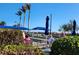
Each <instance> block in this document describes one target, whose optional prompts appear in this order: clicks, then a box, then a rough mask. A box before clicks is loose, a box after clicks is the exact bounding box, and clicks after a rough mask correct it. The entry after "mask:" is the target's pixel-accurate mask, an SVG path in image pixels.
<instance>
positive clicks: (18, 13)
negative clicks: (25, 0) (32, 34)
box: [16, 10, 22, 26]
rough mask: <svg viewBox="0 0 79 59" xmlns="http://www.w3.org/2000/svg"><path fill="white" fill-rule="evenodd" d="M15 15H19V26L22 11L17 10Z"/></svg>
mask: <svg viewBox="0 0 79 59" xmlns="http://www.w3.org/2000/svg"><path fill="white" fill-rule="evenodd" d="M16 15H18V16H20V21H19V26H20V25H21V16H22V11H21V10H19V11H17V13H16Z"/></svg>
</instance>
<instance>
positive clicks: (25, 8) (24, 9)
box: [21, 4, 27, 27]
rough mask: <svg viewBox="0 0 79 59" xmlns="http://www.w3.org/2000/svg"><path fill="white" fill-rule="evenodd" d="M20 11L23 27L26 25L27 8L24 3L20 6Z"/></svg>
mask: <svg viewBox="0 0 79 59" xmlns="http://www.w3.org/2000/svg"><path fill="white" fill-rule="evenodd" d="M21 10H22V12H23V13H24V22H23V26H24V27H25V25H26V10H27V6H26V4H24V5H23V6H22V8H21Z"/></svg>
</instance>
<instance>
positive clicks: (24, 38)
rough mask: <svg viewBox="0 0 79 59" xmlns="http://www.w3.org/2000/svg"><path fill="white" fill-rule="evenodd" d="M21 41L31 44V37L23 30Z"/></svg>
mask: <svg viewBox="0 0 79 59" xmlns="http://www.w3.org/2000/svg"><path fill="white" fill-rule="evenodd" d="M23 42H24V44H32V40H31V38H30V37H29V35H28V34H25V33H24V32H23Z"/></svg>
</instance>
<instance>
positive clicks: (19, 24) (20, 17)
mask: <svg viewBox="0 0 79 59" xmlns="http://www.w3.org/2000/svg"><path fill="white" fill-rule="evenodd" d="M19 26H21V16H20V21H19Z"/></svg>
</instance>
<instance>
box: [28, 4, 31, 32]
mask: <svg viewBox="0 0 79 59" xmlns="http://www.w3.org/2000/svg"><path fill="white" fill-rule="evenodd" d="M30 7H31V5H30V4H27V9H28V11H29V13H28V32H29V25H30V24H29V22H30Z"/></svg>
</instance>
